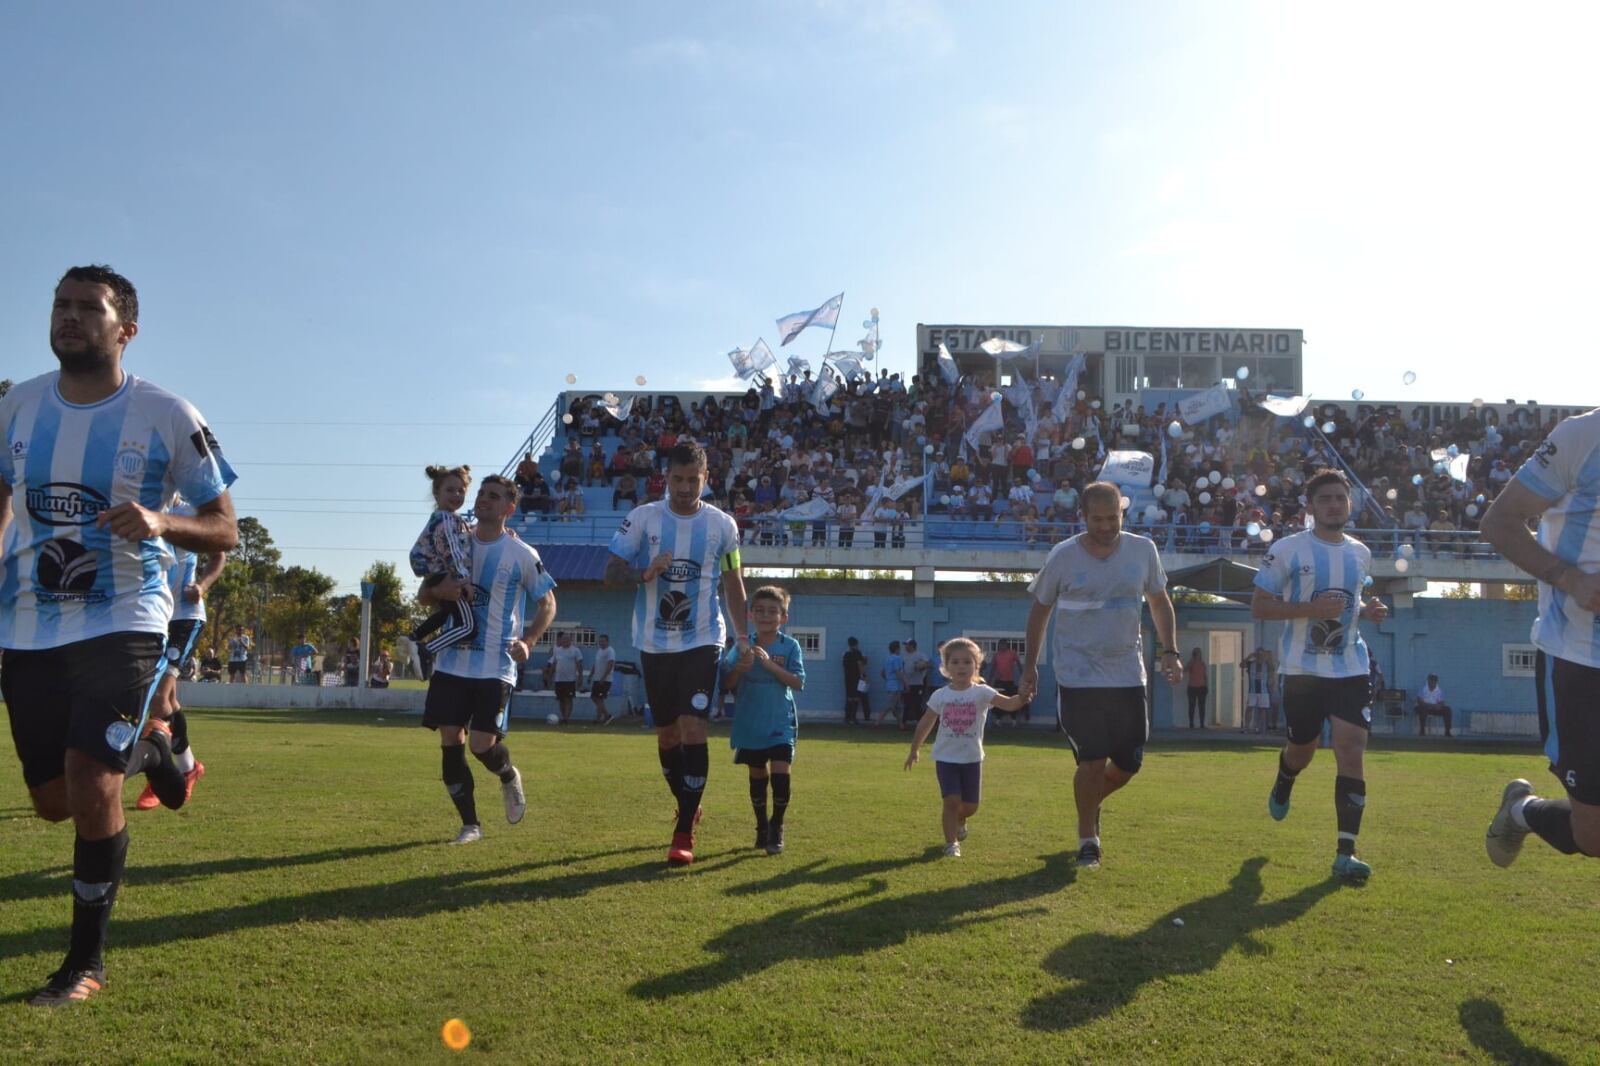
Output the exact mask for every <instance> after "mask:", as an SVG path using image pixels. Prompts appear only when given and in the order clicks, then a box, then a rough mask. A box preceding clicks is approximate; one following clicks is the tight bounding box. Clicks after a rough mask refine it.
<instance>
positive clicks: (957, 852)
mask: <svg viewBox="0 0 1600 1066" xmlns="http://www.w3.org/2000/svg"><path fill="white" fill-rule="evenodd" d="M944 853H945V855H946V856H947V857H948V858H952V859H959V858H961V843H960V842H959V841H954V840H953V841H951V842H950V843H948V844H946V845H945V846H944Z"/></svg>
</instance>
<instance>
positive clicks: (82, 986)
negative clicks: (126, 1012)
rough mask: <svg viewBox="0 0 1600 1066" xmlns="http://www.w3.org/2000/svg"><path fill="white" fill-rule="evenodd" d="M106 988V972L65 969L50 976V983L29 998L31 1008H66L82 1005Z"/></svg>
mask: <svg viewBox="0 0 1600 1066" xmlns="http://www.w3.org/2000/svg"><path fill="white" fill-rule="evenodd" d="M105 986H106V974H105V971H104V970H72V971H70V972H69V971H68V970H67V969H66V968H65V967H63V968H62V969H60V970H57V971H56V972H55V973H53V974H51V975H50V980H49V982H48V983H47V984H46V985H45V986H44V987H43V988H41V989H40V990H39V991H37V992H35V993H34V994H33V995H32V996H30V997H29V998H28V1006H30V1007H65V1006H66V1005H67V1004H69V1003H82V1002H83V1001H84V1000H86V999H88V998H89V997H90V996H92V995H94V994H95V993H96V992H98V991H100V990H101V989H102V988H104V987H105Z"/></svg>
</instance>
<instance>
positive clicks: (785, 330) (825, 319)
mask: <svg viewBox="0 0 1600 1066" xmlns="http://www.w3.org/2000/svg"><path fill="white" fill-rule="evenodd" d="M843 306H844V293H842V292H841V293H840V294H839V295H837V296H835V297H834V298H833V299H831V300H829V301H828V302H827V303H825V304H823V305H822V306H821V307H819V308H817V309H816V310H814V311H796V312H795V313H794V314H792V315H784V316H783V317H782V318H780V319H778V336H779V337H780V338H782V339H781V340H779V341H778V347H780V348H782V347H783V346H784V345H785V344H788V343H789V342H790V341H792V340H794V339H795V338H796V337H798V336H800V331H801V330H803V329H805V328H806V327H807V326H826V327H828V328H829V329H832V328H833V327H834V326H836V325H838V323H839V308H841V307H843Z"/></svg>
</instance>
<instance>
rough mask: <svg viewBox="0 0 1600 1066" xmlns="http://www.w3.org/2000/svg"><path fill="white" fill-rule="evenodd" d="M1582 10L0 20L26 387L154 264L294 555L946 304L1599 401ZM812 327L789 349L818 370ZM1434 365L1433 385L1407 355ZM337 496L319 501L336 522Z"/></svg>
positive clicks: (12, 356)
mask: <svg viewBox="0 0 1600 1066" xmlns="http://www.w3.org/2000/svg"><path fill="white" fill-rule="evenodd" d="M1597 31H1600V6H1596V5H1594V4H1534V5H1511V6H1508V5H1495V6H1489V5H1483V4H1471V3H1466V4H1463V3H1452V4H1439V5H1414V4H1395V3H1385V4H1371V5H1365V4H1353V5H1351V4H1347V5H1342V6H1338V7H1330V6H1328V5H1313V4H1281V3H1262V4H1244V3H1204V4H1194V3H1156V2H1139V3H1130V4H1080V3H1063V2H1054V0H1044V2H1038V3H1004V2H1001V3H986V4H977V3H960V4H958V3H951V4H940V3H935V2H931V0H929V2H922V0H776V2H768V3H727V4H724V3H696V4H676V5H665V4H659V3H636V4H601V3H595V4H577V5H559V4H554V3H540V4H528V3H504V4H492V3H474V4H443V3H437V4H427V5H424V4H411V3H404V2H394V3H377V2H364V3H321V2H312V0H281V2H263V3H257V4H250V5H245V4H212V3H204V4H202V3H189V2H169V3H161V4H150V5H134V4H124V3H118V4H112V3H105V2H98V0H90V2H86V3H81V4H74V5H59V4H52V3H45V2H37V0H16V2H13V3H8V4H5V5H3V6H0V161H3V162H0V234H3V241H4V254H3V255H0V376H4V377H11V378H14V379H21V378H26V377H31V376H32V375H34V374H36V373H39V372H42V371H45V370H48V369H52V368H54V366H55V360H54V357H53V356H52V355H51V354H50V351H49V347H48V343H47V320H48V312H49V299H50V290H51V287H52V285H53V283H54V281H55V279H56V278H57V277H58V276H59V275H60V273H61V271H62V270H63V269H64V268H65V267H66V266H67V265H69V264H71V263H80V262H89V261H99V262H109V263H111V264H112V265H114V266H115V267H117V268H118V269H120V270H122V271H123V272H125V273H127V274H128V275H129V276H130V277H131V278H132V279H133V280H134V282H135V283H136V284H137V285H138V286H139V289H140V295H141V300H142V304H143V313H142V316H141V325H142V332H141V334H140V336H139V337H138V338H137V339H136V340H135V342H134V344H133V345H132V346H131V347H130V349H129V351H128V355H127V363H126V365H127V366H128V368H129V369H130V370H132V371H133V372H134V373H137V374H140V375H143V376H146V377H149V378H151V379H152V380H155V381H157V382H159V383H161V384H163V385H166V386H168V387H170V388H173V389H175V390H177V391H179V392H181V393H183V394H185V395H187V396H188V397H189V398H190V399H192V400H193V401H194V402H195V403H196V404H197V405H198V406H199V407H200V409H201V410H202V412H204V413H205V415H206V416H207V418H208V420H209V421H210V422H211V423H212V425H213V426H214V428H215V429H216V432H217V435H218V437H219V438H220V439H221V441H222V444H223V446H224V449H225V451H226V453H227V455H228V457H229V458H230V460H231V461H232V462H233V463H234V464H235V466H236V467H237V469H238V471H239V473H240V481H239V483H238V485H237V486H236V488H235V496H236V499H237V502H238V505H239V511H240V513H241V514H255V515H257V516H258V517H260V518H261V520H262V521H263V522H265V523H266V524H267V526H268V528H269V529H270V530H271V532H272V534H273V536H274V538H275V539H276V541H277V542H278V544H279V545H280V546H282V547H283V548H284V550H285V556H286V558H287V561H289V562H295V563H300V564H302V565H315V566H317V567H318V568H320V569H322V570H324V571H325V572H328V573H330V574H332V575H333V576H335V577H336V578H337V579H338V580H339V582H340V584H341V590H345V591H349V590H353V589H354V585H355V582H356V580H357V579H358V577H359V575H360V572H361V571H362V570H363V569H364V568H365V567H366V566H367V565H368V564H369V563H370V562H372V561H373V560H374V559H379V558H381V559H389V560H392V561H395V562H400V561H401V560H402V559H403V555H404V551H405V549H406V548H407V547H409V545H410V543H411V541H412V539H413V538H414V537H415V535H416V532H417V530H418V529H419V528H420V526H421V524H422V521H423V519H424V517H425V513H426V511H427V509H428V503H427V499H426V484H425V482H424V479H423V477H422V475H421V467H422V466H423V465H424V464H425V463H427V462H434V461H444V460H448V461H452V462H459V461H466V462H470V463H471V464H472V465H473V466H474V467H475V468H479V469H482V470H488V469H490V468H498V467H499V466H500V465H501V464H502V463H503V462H504V461H505V460H506V459H507V458H508V457H509V456H510V455H511V454H512V452H513V450H514V449H515V448H516V446H517V444H518V442H519V441H521V440H522V438H523V437H524V436H525V434H526V433H527V431H528V429H530V428H531V426H532V424H533V422H534V421H535V420H536V419H537V418H538V416H539V415H540V414H542V413H543V412H544V411H545V410H546V409H547V408H548V407H549V406H550V403H551V401H552V399H553V397H554V394H555V393H556V392H557V391H558V390H559V389H560V388H562V387H563V382H564V378H565V375H566V374H567V373H569V372H571V373H576V374H577V375H578V378H579V384H580V386H583V387H592V388H596V389H606V388H609V389H615V390H618V391H625V390H628V389H630V388H631V387H632V382H633V379H634V377H635V375H637V374H643V375H645V376H646V378H647V379H648V382H649V385H650V386H652V387H663V388H667V387H678V388H692V387H697V386H699V385H701V384H702V383H705V382H708V381H713V380H718V379H723V378H725V376H726V372H727V363H726V360H725V358H724V356H723V353H725V352H726V351H727V350H728V349H729V348H731V347H733V346H735V345H738V346H745V345H748V344H750V343H751V342H753V341H754V340H755V339H756V337H758V336H765V337H766V338H767V339H768V340H769V341H774V342H775V337H774V327H773V319H774V318H775V317H776V316H778V315H780V314H783V313H786V312H790V311H795V310H799V309H802V308H805V307H808V306H812V305H814V304H816V303H819V302H821V301H822V300H823V299H825V298H827V297H828V296H830V295H832V294H833V293H835V292H838V291H839V290H841V289H843V290H845V292H846V299H845V307H844V314H843V317H842V318H841V327H840V333H839V342H840V343H839V344H838V345H836V346H837V347H848V346H850V345H851V344H853V342H854V341H855V340H856V339H857V337H858V336H859V335H860V333H861V330H860V328H859V327H860V323H861V320H862V319H863V318H865V317H866V314H867V311H868V309H869V308H870V307H873V306H876V307H878V308H880V309H881V312H882V322H883V333H884V342H885V352H884V356H883V359H884V364H883V365H887V366H889V367H890V368H891V369H896V370H909V369H910V364H911V361H912V350H913V347H914V341H915V332H914V331H915V324H916V323H917V322H919V321H922V322H973V323H1030V324H1056V323H1062V324H1067V323H1071V324H1129V325H1147V326H1154V325H1171V326H1213V325H1214V326H1245V327H1249V326H1254V327H1278V328H1300V329H1303V330H1305V335H1306V340H1307V347H1306V384H1307V387H1308V389H1309V390H1310V391H1311V392H1312V393H1313V394H1314V395H1319V396H1327V397H1344V396H1347V395H1348V394H1349V393H1350V391H1351V390H1352V389H1353V388H1360V389H1362V390H1363V391H1364V392H1365V393H1366V395H1367V397H1368V398H1369V399H1380V400H1381V399H1428V400H1458V401H1460V400H1467V399H1471V398H1472V397H1474V396H1484V397H1486V398H1489V399H1504V398H1507V397H1515V398H1516V399H1519V400H1527V399H1538V400H1541V401H1543V402H1546V403H1551V402H1557V401H1559V402H1563V403H1572V402H1586V403H1600V345H1597V344H1596V323H1595V321H1594V317H1595V316H1594V314H1593V310H1592V309H1593V307H1594V294H1595V292H1596V291H1597V285H1596V282H1597V280H1600V277H1597V275H1600V269H1597V267H1596V248H1597V246H1600V221H1597V219H1600V215H1597V212H1596V208H1595V199H1596V189H1597V188H1600V181H1597V180H1596V179H1597V178H1600V173H1597V171H1600V166H1597V157H1600V148H1597V147H1596V140H1595V137H1594V135H1593V129H1594V108H1595V102H1596V101H1597V100H1600V73H1597V71H1600V65H1597V64H1596V63H1594V61H1593V58H1592V55H1591V49H1592V45H1593V42H1594V40H1595V39H1597V36H1600V32H1597ZM826 339H827V338H826V335H825V334H823V333H820V332H818V331H810V332H808V334H806V335H805V336H803V337H802V338H801V339H800V340H799V341H796V342H795V344H793V345H791V346H790V348H788V349H785V350H784V354H788V352H791V351H797V352H799V353H800V354H802V355H807V356H811V357H813V359H814V358H815V356H817V355H818V354H819V353H820V352H821V351H822V350H823V346H824V344H825V342H826ZM1406 370H1412V371H1414V372H1415V373H1416V374H1417V375H1418V380H1417V383H1416V384H1415V385H1413V386H1411V387H1409V388H1405V387H1403V386H1402V385H1401V380H1400V379H1401V375H1402V373H1404V371H1406ZM310 512H317V513H310Z"/></svg>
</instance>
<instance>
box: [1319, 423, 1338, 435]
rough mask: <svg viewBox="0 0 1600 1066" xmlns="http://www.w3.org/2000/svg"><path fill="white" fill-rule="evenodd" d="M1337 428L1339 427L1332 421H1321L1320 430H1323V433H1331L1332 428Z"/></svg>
mask: <svg viewBox="0 0 1600 1066" xmlns="http://www.w3.org/2000/svg"><path fill="white" fill-rule="evenodd" d="M1338 428H1339V427H1338V426H1336V425H1334V424H1333V423H1332V422H1324V423H1322V432H1324V433H1332V432H1333V431H1334V430H1336V429H1338Z"/></svg>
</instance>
